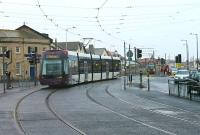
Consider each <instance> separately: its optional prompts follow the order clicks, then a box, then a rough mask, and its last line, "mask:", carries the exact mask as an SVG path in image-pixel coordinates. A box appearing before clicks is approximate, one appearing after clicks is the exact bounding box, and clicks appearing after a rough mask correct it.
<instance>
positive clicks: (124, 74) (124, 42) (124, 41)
mask: <svg viewBox="0 0 200 135" xmlns="http://www.w3.org/2000/svg"><path fill="white" fill-rule="evenodd" d="M124 89H126V44H125V41H124Z"/></svg>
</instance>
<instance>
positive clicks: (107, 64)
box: [106, 62, 109, 79]
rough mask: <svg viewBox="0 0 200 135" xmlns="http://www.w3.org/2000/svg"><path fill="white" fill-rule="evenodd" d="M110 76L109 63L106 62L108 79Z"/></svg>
mask: <svg viewBox="0 0 200 135" xmlns="http://www.w3.org/2000/svg"><path fill="white" fill-rule="evenodd" d="M108 78H109V63H108V62H106V79H108Z"/></svg>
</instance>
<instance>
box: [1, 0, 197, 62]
mask: <svg viewBox="0 0 200 135" xmlns="http://www.w3.org/2000/svg"><path fill="white" fill-rule="evenodd" d="M24 23H25V24H26V25H28V26H30V27H31V28H33V29H35V30H37V31H39V32H41V33H47V34H49V36H50V37H51V38H52V39H55V38H56V39H57V40H58V42H59V41H60V42H61V41H66V40H67V41H84V40H83V39H84V38H94V40H92V41H91V43H94V44H95V47H105V48H107V49H108V50H111V51H114V50H117V51H118V52H120V53H121V54H123V44H124V43H123V42H124V41H125V43H126V46H127V47H128V45H129V44H130V45H131V48H133V47H137V48H143V52H144V57H149V55H150V54H151V53H152V50H154V52H155V56H156V57H158V56H159V57H164V56H165V54H166V56H167V58H169V57H170V58H171V59H172V58H174V56H175V55H177V54H182V57H183V59H185V57H186V45H185V41H181V40H187V41H188V46H189V55H190V57H193V56H194V57H195V58H196V38H195V36H194V35H190V33H195V34H199V37H200V1H199V0H0V29H16V28H18V27H20V26H21V25H23V24H24ZM72 27H76V28H72ZM66 29H68V32H66ZM66 33H67V34H66ZM66 35H67V36H66ZM84 42H86V43H87V40H85V41H84ZM148 48H150V49H148ZM199 48H200V47H199Z"/></svg>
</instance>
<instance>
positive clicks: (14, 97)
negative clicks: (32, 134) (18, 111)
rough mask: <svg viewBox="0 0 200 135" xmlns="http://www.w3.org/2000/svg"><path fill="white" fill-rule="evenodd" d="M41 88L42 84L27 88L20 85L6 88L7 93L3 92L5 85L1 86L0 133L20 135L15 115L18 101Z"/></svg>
mask: <svg viewBox="0 0 200 135" xmlns="http://www.w3.org/2000/svg"><path fill="white" fill-rule="evenodd" d="M1 86H2V85H1ZM40 88H42V86H41V85H38V86H35V87H27V88H20V87H19V88H12V89H9V90H6V93H3V91H2V90H3V87H0V89H1V91H0V135H19V132H18V127H17V125H16V123H15V121H14V117H13V116H14V110H15V106H16V104H17V101H19V99H20V98H22V97H23V96H24V95H26V94H28V93H30V92H32V91H35V90H38V89H40Z"/></svg>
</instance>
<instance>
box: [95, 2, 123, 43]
mask: <svg viewBox="0 0 200 135" xmlns="http://www.w3.org/2000/svg"><path fill="white" fill-rule="evenodd" d="M107 2H108V0H105V1H104V2H103V4H102V5H101V6H100V7H99V8H97V15H96V20H97V23H98V25H99V27H100V29H101V31H103V32H104V33H106V34H107V35H108V36H110V37H112V38H115V39H117V40H120V41H122V42H123V41H124V40H123V39H120V38H117V37H115V36H113V35H112V34H111V33H109V32H107V31H106V30H105V29H104V28H103V27H102V24H101V23H100V20H99V13H100V10H101V9H102V8H103V7H104V6H105V4H106V3H107Z"/></svg>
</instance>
